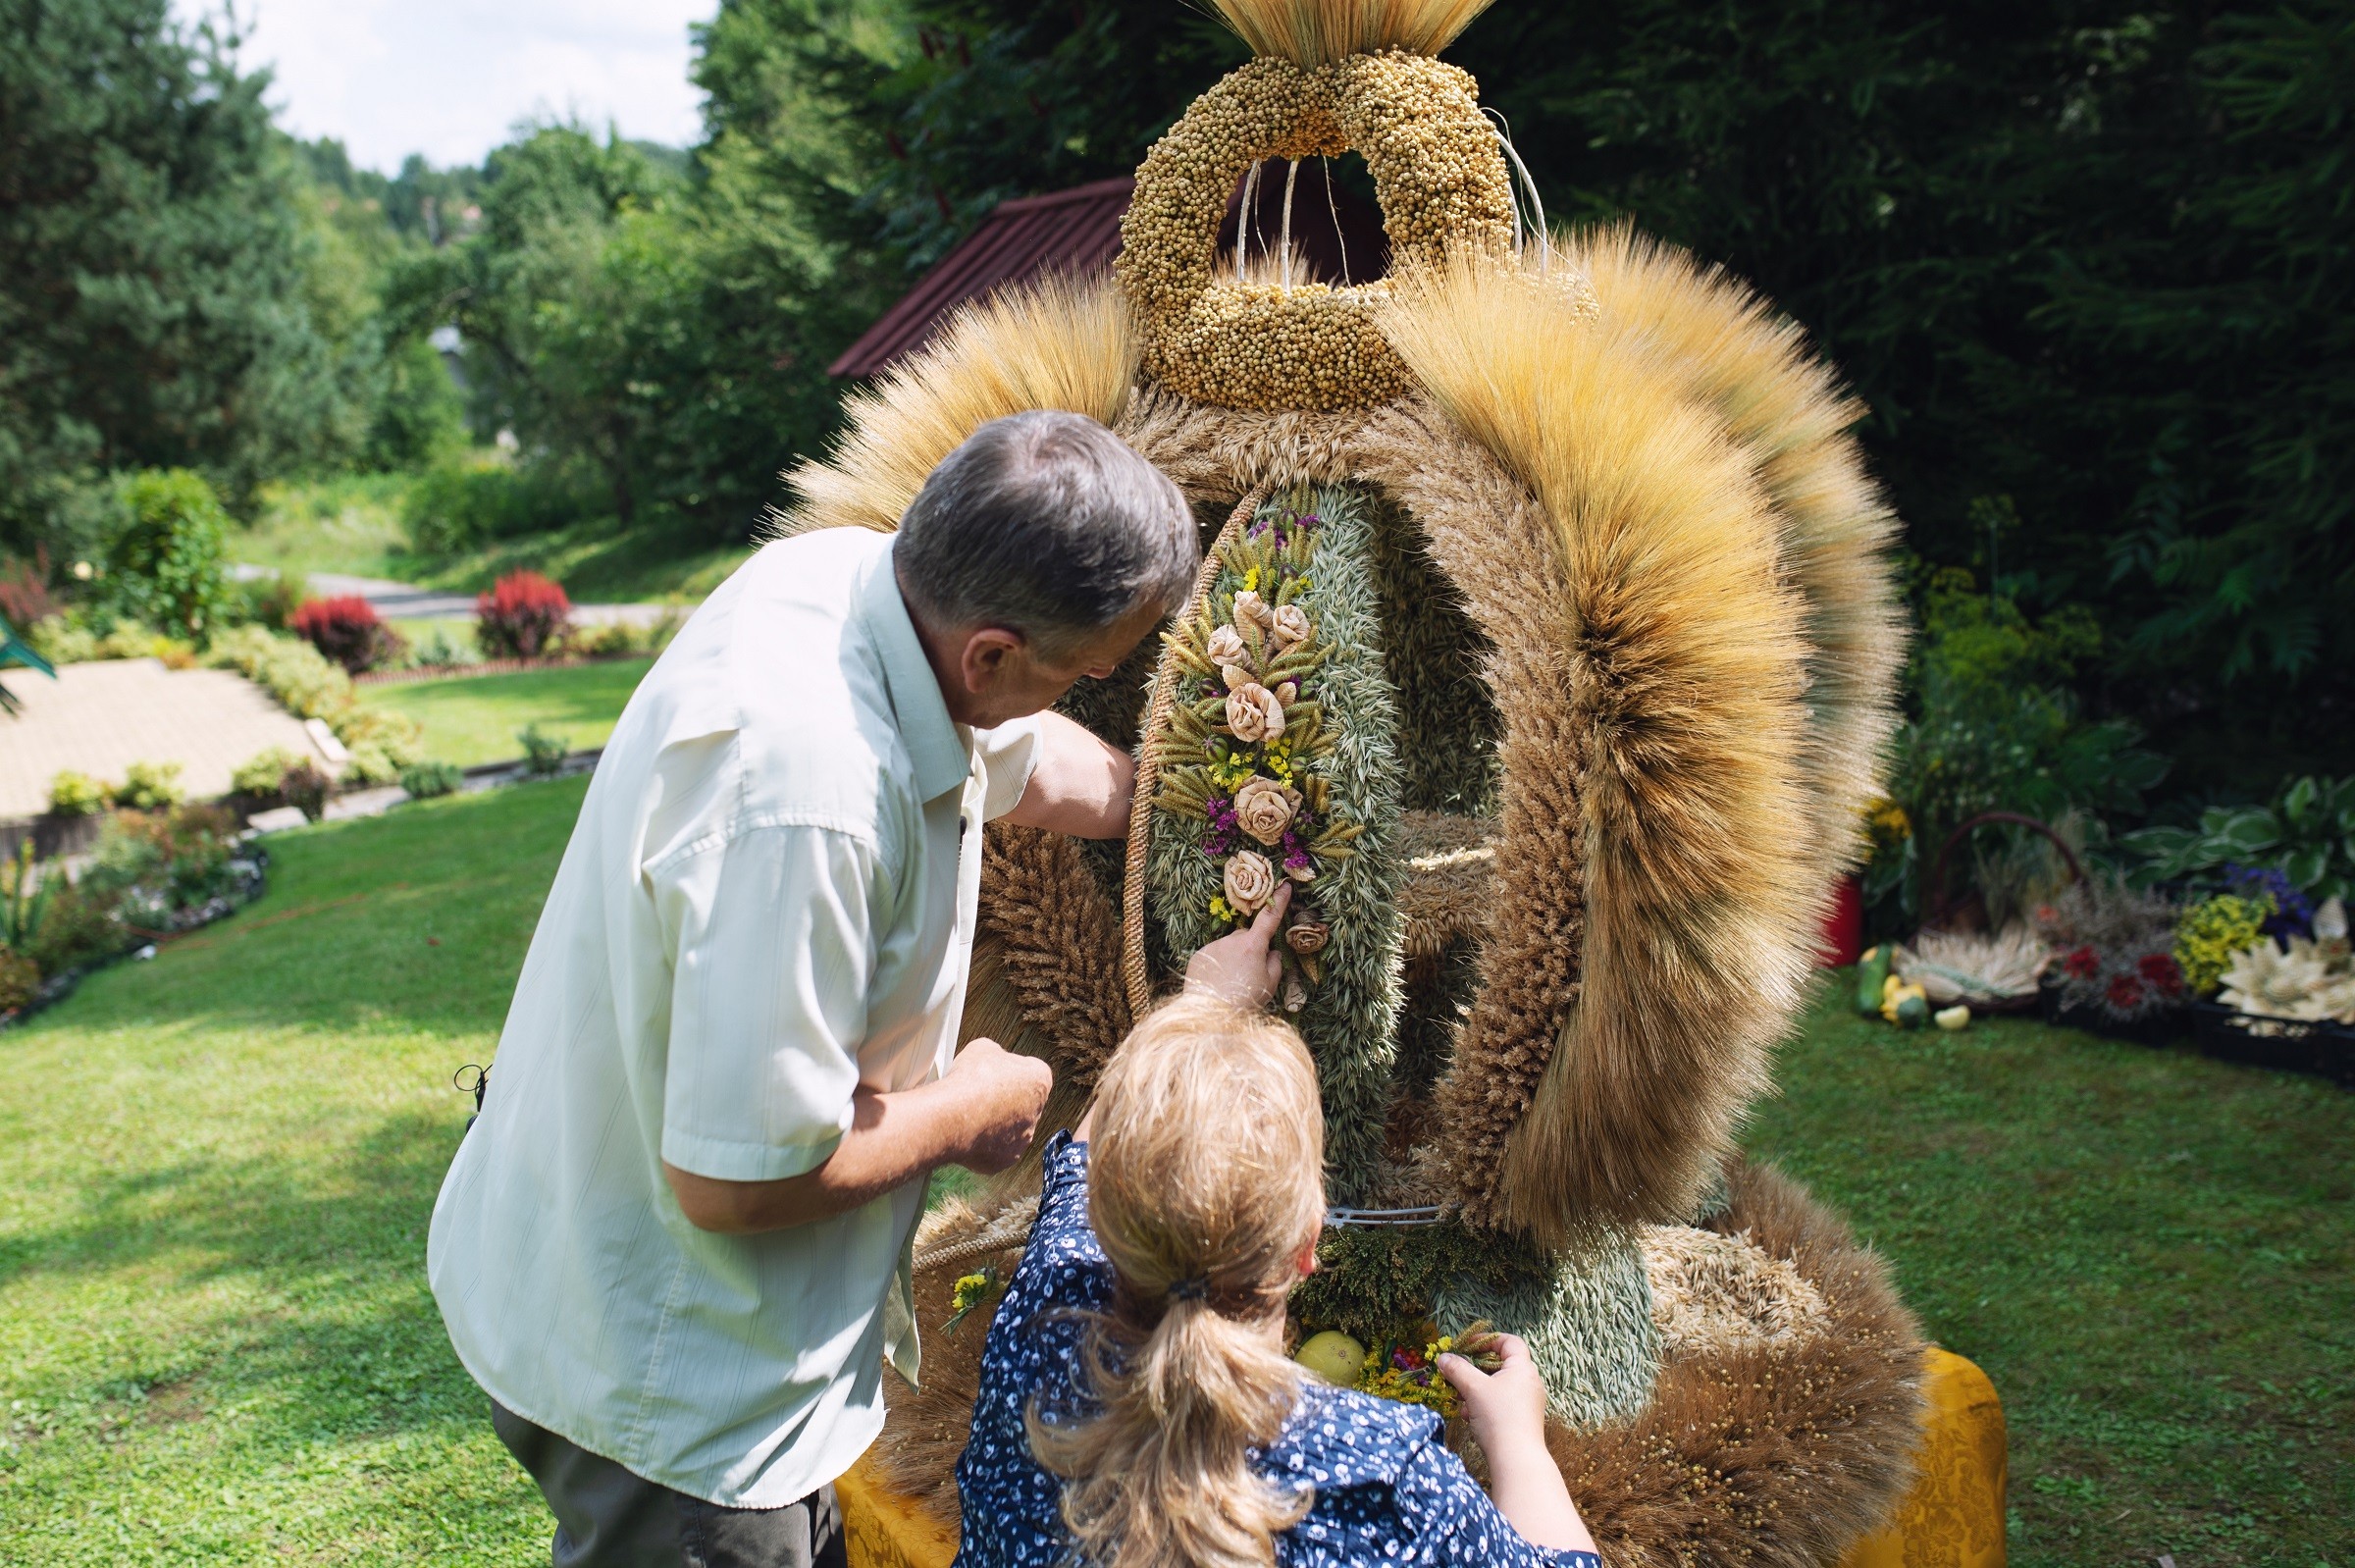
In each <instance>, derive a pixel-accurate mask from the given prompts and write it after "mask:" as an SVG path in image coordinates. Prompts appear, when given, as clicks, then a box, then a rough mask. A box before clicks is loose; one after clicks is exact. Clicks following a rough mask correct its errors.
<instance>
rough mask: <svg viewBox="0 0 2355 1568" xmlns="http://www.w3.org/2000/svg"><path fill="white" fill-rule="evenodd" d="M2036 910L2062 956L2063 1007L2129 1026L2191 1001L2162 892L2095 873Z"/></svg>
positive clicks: (2172, 912) (2171, 908) (2170, 913)
mask: <svg viewBox="0 0 2355 1568" xmlns="http://www.w3.org/2000/svg"><path fill="white" fill-rule="evenodd" d="M2036 913H2037V924H2038V925H2039V926H2040V927H2041V928H2042V930H2043V933H2044V937H2045V940H2047V941H2048V942H2050V943H2052V944H2053V946H2054V948H2055V949H2056V950H2057V951H2058V953H2059V955H2060V963H2059V969H2060V986H2061V999H2062V1001H2063V1002H2064V1003H2065V1004H2066V1005H2067V1006H2069V1007H2075V1008H2087V1009H2090V1010H2092V1011H2093V1012H2095V1013H2097V1014H2099V1015H2101V1016H2102V1017H2104V1018H2107V1019H2111V1020H2113V1021H2115V1022H2119V1023H2130V1022H2133V1021H2135V1020H2137V1019H2146V1018H2150V1017H2153V1016H2154V1015H2157V1014H2160V1013H2165V1012H2167V1011H2169V1010H2170V1009H2172V1008H2177V1007H2180V1006H2182V1005H2183V1004H2184V1003H2185V1002H2186V1001H2188V1000H2189V999H2190V987H2189V986H2188V985H2187V984H2186V983H2185V980H2184V974H2183V969H2182V966H2181V965H2180V964H2178V963H2177V962H2176V959H2175V952H2174V948H2175V908H2174V906H2173V905H2172V903H2170V902H2169V901H2168V900H2167V899H2165V898H2163V897H2161V896H2160V895H2158V894H2156V893H2148V892H2142V891H2139V890H2137V889H2135V888H2132V887H2129V886H2127V885H2126V883H2125V882H2124V881H2122V880H2120V879H2119V878H2117V877H2111V876H2105V875H2102V874H2100V873H2096V874H2093V875H2090V876H2088V877H2087V878H2086V879H2085V880H2084V881H2082V882H2079V883H2077V884H2076V885H2075V886H2074V887H2072V888H2070V889H2069V890H2068V891H2067V892H2066V893H2064V894H2062V895H2061V897H2060V898H2059V899H2058V900H2056V901H2055V902H2054V903H2053V904H2052V905H2049V906H2047V907H2046V908H2044V909H2041V910H2039V911H2037V912H2036Z"/></svg>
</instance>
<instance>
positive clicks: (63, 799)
mask: <svg viewBox="0 0 2355 1568" xmlns="http://www.w3.org/2000/svg"><path fill="white" fill-rule="evenodd" d="M113 798H114V796H113V792H111V791H110V790H108V789H107V787H106V786H105V785H104V784H101V783H100V782H98V780H96V779H94V778H92V777H90V775H89V774H87V773H77V772H76V771H74V769H72V768H70V767H69V768H66V769H64V770H63V771H61V772H60V773H59V774H58V775H57V776H56V777H55V778H53V779H51V780H50V781H49V810H50V811H51V813H52V814H54V815H57V816H96V815H97V814H98V813H99V812H100V811H103V810H106V808H107V804H108V802H110V801H111V800H113Z"/></svg>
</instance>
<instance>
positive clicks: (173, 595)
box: [97, 468, 235, 638]
mask: <svg viewBox="0 0 2355 1568" xmlns="http://www.w3.org/2000/svg"><path fill="white" fill-rule="evenodd" d="M115 501H116V507H117V513H116V520H115V526H114V532H113V537H112V538H111V539H109V540H108V542H107V546H106V569H105V571H104V572H103V573H102V574H101V575H100V576H99V578H98V579H97V583H98V595H97V598H98V600H99V601H100V602H101V603H102V604H103V605H104V606H105V607H106V608H108V609H109V610H111V611H112V612H113V613H115V614H117V615H122V616H126V617H129V618H130V619H132V620H138V621H144V622H146V623H147V624H148V625H151V626H160V627H165V628H168V629H170V630H172V631H175V632H180V633H183V634H185V635H186V636H189V637H197V638H201V637H203V636H205V635H206V633H207V631H208V630H209V629H213V628H217V627H218V626H220V625H223V624H226V623H227V622H228V621H230V620H232V619H234V615H233V614H232V607H233V605H234V603H235V600H234V598H233V596H232V595H231V593H230V587H229V579H228V576H227V574H226V571H225V569H224V562H223V558H222V556H223V549H224V541H225V540H226V538H227V536H228V530H229V514H228V513H226V512H224V511H223V510H222V509H221V502H220V500H219V499H218V498H216V497H214V495H213V488H212V487H211V486H210V485H208V484H206V483H205V482H204V481H203V480H202V479H200V478H198V477H197V476H196V475H194V474H192V473H190V472H188V471H187V470H186V469H184V468H172V469H146V470H142V471H141V472H138V473H134V474H131V475H129V476H127V477H126V478H124V479H122V480H120V481H118V482H117V484H116V487H115Z"/></svg>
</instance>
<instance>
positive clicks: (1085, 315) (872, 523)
mask: <svg viewBox="0 0 2355 1568" xmlns="http://www.w3.org/2000/svg"><path fill="white" fill-rule="evenodd" d="M1142 352H1143V350H1142V347H1141V345H1140V343H1139V341H1138V339H1137V335H1136V328H1135V325H1134V323H1133V322H1132V321H1131V319H1130V317H1129V314H1128V307H1127V304H1126V303H1125V300H1124V299H1123V297H1122V295H1121V291H1120V289H1119V288H1117V287H1114V285H1113V282H1112V280H1111V278H1109V277H1107V276H1101V275H1098V276H1091V277H1084V278H1071V277H1054V278H1048V279H1046V280H1044V281H1042V282H1039V283H1034V284H1029V285H1025V286H1023V287H1019V288H1010V289H1006V290H1004V291H1002V292H999V293H996V294H992V295H991V296H990V297H988V298H987V299H984V300H981V301H979V302H977V303H974V304H969V305H966V306H964V307H962V308H960V309H959V310H958V312H957V314H956V315H954V316H953V317H951V318H950V320H949V323H948V325H947V326H946V327H945V328H944V329H943V330H942V332H941V335H940V336H939V337H938V338H937V339H935V340H933V341H932V343H931V344H930V345H929V346H927V347H925V348H924V349H923V350H921V351H920V352H917V353H915V354H911V355H910V356H909V357H908V358H906V359H904V360H902V361H901V362H900V363H899V364H898V365H897V366H895V367H894V368H893V369H892V370H891V371H890V372H889V373H887V374H886V375H884V376H883V377H882V378H881V379H880V380H878V381H877V382H876V383H875V384H874V385H873V386H872V387H870V388H868V389H867V390H866V391H864V392H858V393H855V394H854V395H852V396H851V397H849V398H848V399H846V400H845V402H844V404H843V411H844V414H845V416H846V417H845V422H844V423H845V429H844V431H843V434H842V436H841V438H840V439H839V440H838V441H836V442H835V444H834V449H833V450H832V451H831V452H829V453H827V454H826V457H825V458H824V460H823V461H818V460H814V459H811V460H805V461H804V462H802V463H801V464H800V466H798V467H796V468H794V469H791V470H790V471H788V472H787V473H786V474H785V476H784V478H785V483H786V484H787V485H788V486H790V487H792V489H793V490H795V491H796V492H798V493H799V495H800V497H801V500H800V504H799V505H797V506H793V507H790V508H788V509H786V510H783V511H771V512H770V513H769V515H768V519H767V523H766V527H765V530H764V532H765V535H766V537H768V538H770V539H782V538H785V537H787V536H789V535H793V534H799V533H804V532H807V531H808V530H810V529H813V528H844V527H852V528H871V529H875V530H877V531H879V532H885V533H888V532H889V531H891V530H892V529H895V528H897V527H899V526H900V515H901V514H902V513H903V512H905V511H907V509H908V503H909V502H910V501H912V500H914V499H916V492H917V491H918V490H920V489H922V488H923V483H924V480H925V478H926V477H927V476H928V475H930V474H931V472H932V470H933V468H934V467H936V466H937V465H938V464H939V462H940V460H941V459H942V458H944V457H946V456H948V455H949V453H950V452H952V451H955V450H956V449H957V447H958V446H959V445H960V444H962V443H963V442H964V441H965V439H966V437H968V436H970V435H971V434H972V433H973V432H974V431H976V430H978V429H980V428H981V427H982V426H983V425H985V424H987V423H988V422H989V421H991V420H993V419H998V418H1001V417H1003V416H1005V415H1007V414H1019V413H1023V412H1026V411H1028V410H1030V409H1034V408H1060V409H1064V410H1067V411H1069V412H1071V413H1074V414H1086V415H1087V416H1089V417H1090V418H1092V419H1097V420H1101V421H1102V422H1104V423H1105V424H1107V425H1109V424H1111V423H1112V422H1113V421H1115V420H1117V419H1119V418H1120V416H1121V411H1122V409H1124V408H1125V407H1126V406H1127V403H1128V394H1129V391H1130V389H1131V388H1132V387H1133V386H1134V384H1135V381H1136V367H1137V361H1138V358H1139V356H1140V355H1141V353H1142Z"/></svg>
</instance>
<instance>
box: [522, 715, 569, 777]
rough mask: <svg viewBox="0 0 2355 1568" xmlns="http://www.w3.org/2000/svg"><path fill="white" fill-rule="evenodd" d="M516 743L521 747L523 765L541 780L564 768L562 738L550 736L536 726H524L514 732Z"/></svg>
mask: <svg viewBox="0 0 2355 1568" xmlns="http://www.w3.org/2000/svg"><path fill="white" fill-rule="evenodd" d="M515 739H516V741H517V742H518V743H519V744H520V745H521V746H522V747H523V765H524V766H525V768H527V769H528V770H530V771H531V772H532V773H534V774H537V775H539V776H541V777H543V778H545V777H547V776H548V775H549V774H551V773H555V772H557V771H559V770H561V769H562V767H563V766H564V756H565V746H564V737H563V736H561V735H551V734H549V732H548V731H547V730H544V729H542V728H541V727H540V726H539V725H537V724H529V725H526V726H525V727H524V728H523V729H521V730H519V731H517V732H516V735H515Z"/></svg>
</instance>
